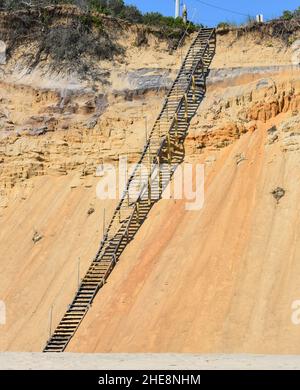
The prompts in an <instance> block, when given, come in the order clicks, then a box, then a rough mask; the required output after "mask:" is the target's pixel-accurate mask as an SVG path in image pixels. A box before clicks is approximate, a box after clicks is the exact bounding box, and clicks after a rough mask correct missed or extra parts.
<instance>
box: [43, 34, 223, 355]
mask: <svg viewBox="0 0 300 390" xmlns="http://www.w3.org/2000/svg"><path fill="white" fill-rule="evenodd" d="M215 48H216V32H215V30H214V29H209V28H203V29H201V30H200V31H199V33H198V35H197V37H196V38H195V39H194V41H193V43H192V44H191V46H190V48H189V51H188V53H187V55H186V57H185V59H184V61H183V63H182V66H181V69H180V71H179V73H178V75H177V77H176V79H175V81H174V83H173V85H172V87H171V89H170V91H169V93H168V96H167V97H166V99H165V102H164V104H163V108H162V110H161V112H160V114H159V116H158V118H157V120H156V121H155V124H154V126H153V128H152V130H151V133H150V134H149V138H148V140H147V142H146V145H145V147H144V150H143V152H142V154H141V158H140V160H139V163H138V164H137V165H136V168H135V169H134V171H133V173H132V174H131V176H130V177H129V179H128V182H127V187H126V190H125V191H124V194H123V196H122V198H121V200H120V202H119V204H118V206H117V208H116V210H115V212H114V215H113V217H112V219H111V221H110V224H109V226H108V228H107V230H106V233H105V235H104V237H103V239H102V241H101V244H100V248H99V250H98V252H97V254H96V256H95V258H94V260H93V261H92V263H91V265H90V267H89V269H88V270H87V272H86V274H85V276H84V278H83V279H82V281H81V284H80V286H79V288H78V291H77V292H76V295H75V297H74V299H73V302H72V303H71V304H70V305H69V307H68V309H67V311H66V313H65V314H64V316H63V318H62V319H61V321H60V323H59V324H58V326H57V328H56V329H55V331H54V333H53V334H52V336H51V337H50V339H49V340H48V342H47V344H46V346H45V348H44V352H63V351H64V350H65V348H66V346H67V345H68V343H69V341H70V340H71V338H72V337H73V335H74V334H75V332H76V330H77V328H78V327H79V325H80V323H81V321H82V320H83V318H84V316H85V315H86V313H87V311H88V310H89V307H90V305H91V304H92V302H93V299H94V298H95V295H96V294H97V292H98V291H99V289H100V288H101V287H102V286H103V285H104V283H105V281H106V279H107V278H108V276H109V274H110V273H111V271H112V270H113V268H114V266H115V264H116V263H117V261H118V259H119V257H120V255H121V253H122V252H123V250H124V248H125V247H126V245H127V244H128V243H129V242H130V241H131V240H132V239H133V237H134V236H135V234H136V232H137V231H138V230H139V228H140V226H141V224H142V223H143V221H144V220H145V219H146V217H147V215H148V213H149V211H150V210H151V208H152V206H153V204H154V203H155V202H157V200H158V199H159V198H160V197H161V194H162V191H163V190H164V188H165V187H166V186H167V185H168V183H169V181H170V180H171V177H172V175H173V173H174V171H175V169H176V167H177V165H178V164H180V163H181V162H182V161H183V158H184V140H185V137H186V135H187V131H188V128H189V124H190V121H191V119H192V118H193V116H194V115H195V113H196V111H197V109H198V107H199V105H200V103H201V101H202V100H203V98H204V95H205V90H206V77H207V75H208V68H209V65H210V63H211V61H212V59H213V56H214V54H215ZM141 166H144V167H145V166H147V167H148V168H149V169H148V173H147V174H146V175H145V173H144V170H142V169H141ZM140 183H142V185H140V192H139V195H138V196H135V197H134V196H132V192H133V191H132V189H133V188H134V189H136V185H137V184H140ZM134 192H135V193H136V191H134Z"/></svg>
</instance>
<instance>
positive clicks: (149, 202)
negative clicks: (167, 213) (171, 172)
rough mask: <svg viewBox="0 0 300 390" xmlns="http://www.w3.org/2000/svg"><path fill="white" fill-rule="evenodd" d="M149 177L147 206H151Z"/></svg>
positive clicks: (149, 178)
mask: <svg viewBox="0 0 300 390" xmlns="http://www.w3.org/2000/svg"><path fill="white" fill-rule="evenodd" d="M151 195H152V194H151V176H149V177H148V205H149V206H150V205H151Z"/></svg>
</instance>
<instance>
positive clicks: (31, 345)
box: [0, 175, 113, 351]
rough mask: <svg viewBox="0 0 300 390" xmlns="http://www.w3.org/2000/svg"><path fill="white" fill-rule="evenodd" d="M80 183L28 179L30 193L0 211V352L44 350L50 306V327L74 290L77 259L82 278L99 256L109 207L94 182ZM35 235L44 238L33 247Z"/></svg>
mask: <svg viewBox="0 0 300 390" xmlns="http://www.w3.org/2000/svg"><path fill="white" fill-rule="evenodd" d="M82 181H83V184H84V183H85V185H80V182H81V180H80V179H79V178H78V177H74V176H73V175H71V176H68V177H66V176H65V177H64V176H62V177H42V178H34V179H31V180H30V183H31V184H32V185H33V188H31V189H29V190H27V191H25V192H24V191H23V192H21V191H20V190H19V191H15V194H13V195H12V197H14V195H15V199H14V201H13V202H12V204H10V207H9V208H7V209H5V210H4V211H2V212H1V219H0V221H1V224H0V226H1V228H0V259H1V276H0V280H1V283H0V297H1V300H3V301H4V302H5V304H6V310H7V322H6V325H1V326H0V350H12V351H19V350H27V351H41V350H42V348H43V346H44V344H45V341H46V340H47V338H48V337H49V324H50V308H51V306H52V305H53V312H52V326H53V327H54V326H55V325H56V324H57V322H58V321H59V319H60V317H61V316H62V314H63V313H64V311H65V310H66V308H67V305H68V304H69V303H70V302H71V300H72V298H73V296H74V293H75V291H76V288H77V281H78V262H79V258H80V276H81V277H82V276H83V275H84V272H85V271H86V269H87V267H88V265H89V263H90V261H91V259H92V258H93V256H94V255H95V253H96V251H97V248H98V245H99V243H100V240H101V239H102V235H103V232H102V221H103V210H104V208H105V209H106V216H107V217H108V216H110V213H111V212H112V206H113V205H112V204H111V203H110V201H105V202H104V201H100V200H96V192H95V184H96V182H97V179H96V178H90V179H82ZM71 186H72V187H73V186H77V188H71ZM25 196H26V198H27V199H26V200H25ZM91 207H93V208H94V209H95V212H94V213H93V214H91V215H88V214H87V212H88V210H89V208H91ZM35 230H36V231H37V232H38V233H39V234H40V235H42V236H43V238H42V239H41V240H40V241H38V242H37V243H35V244H34V243H33V241H32V238H33V235H34V232H35Z"/></svg>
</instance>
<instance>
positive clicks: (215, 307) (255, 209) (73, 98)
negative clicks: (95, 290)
mask: <svg viewBox="0 0 300 390" xmlns="http://www.w3.org/2000/svg"><path fill="white" fill-rule="evenodd" d="M125 33H126V34H127V35H126V36H125V35H124V36H122V37H120V41H121V40H123V45H124V46H125V48H126V51H125V53H126V55H125V57H124V59H123V62H122V61H119V60H117V59H116V60H115V61H114V62H113V63H112V62H110V61H103V62H100V63H99V64H98V65H99V67H100V68H101V67H102V68H103V70H105V72H108V71H109V74H107V76H106V77H107V82H108V83H107V84H106V83H104V84H103V83H96V82H91V81H90V80H82V79H80V78H79V77H77V76H75V75H72V76H67V77H65V76H64V77H61V76H60V77H57V76H56V80H53V79H51V78H50V77H49V75H47V76H46V75H44V76H41V73H40V71H39V69H37V70H35V71H34V72H33V73H31V74H29V75H25V74H23V73H22V75H21V74H19V76H21V78H20V79H18V77H17V75H18V72H17V68H16V66H15V63H14V62H9V63H8V64H7V65H5V66H4V67H2V68H1V69H3V70H4V71H5V72H6V73H5V76H3V77H2V79H1V90H0V191H1V208H0V227H1V228H0V267H1V273H0V299H1V300H3V301H5V302H6V306H7V325H6V326H0V349H1V350H15V351H16V350H27V351H29V350H35V351H39V350H41V349H42V347H43V346H44V344H45V342H46V340H47V338H48V336H49V330H50V329H49V316H50V313H52V330H53V328H54V326H55V325H56V323H57V322H58V320H59V319H60V316H61V315H62V314H63V312H64V311H65V309H66V307H67V305H68V304H69V303H70V301H71V298H72V296H73V294H74V291H75V289H76V286H77V283H78V274H79V278H80V277H82V276H83V274H84V272H85V270H86V269H87V267H88V265H89V262H90V261H91V259H92V258H93V255H94V254H95V252H96V250H97V247H98V245H99V242H100V240H101V237H102V225H103V214H104V209H105V215H106V221H107V220H108V219H109V217H110V216H111V214H112V212H113V208H114V205H115V202H114V201H105V202H104V201H100V200H99V199H97V197H96V191H95V188H96V184H97V182H98V180H99V178H97V177H95V173H96V168H97V166H98V164H100V163H102V162H116V160H117V159H118V156H119V155H120V154H125V153H128V155H129V159H130V160H131V161H135V160H136V158H137V156H138V154H139V151H140V150H141V148H142V146H143V144H144V140H145V116H146V117H147V127H148V129H149V128H150V127H151V125H152V124H153V122H154V120H155V117H156V115H157V114H158V113H159V110H160V106H161V104H162V101H163V98H164V95H165V88H166V87H167V86H168V85H169V84H170V80H171V79H172V78H173V77H174V75H175V73H176V69H178V67H179V64H180V60H181V53H180V51H177V52H174V53H173V54H170V53H169V50H168V47H167V44H166V42H165V41H163V40H159V39H157V37H156V36H154V35H151V34H150V35H149V37H148V43H147V44H146V45H142V46H140V47H137V46H135V45H133V44H132V43H133V42H134V40H135V39H136V36H135V35H134V33H133V31H131V30H130V31H129V30H126V31H125ZM125 33H124V34H125ZM188 43H189V40H187V42H186V45H185V47H184V48H183V54H184V51H185V50H186V49H187V45H188ZM258 49H259V50H263V51H264V53H265V54H264V56H259V58H258V57H257V56H255V55H254V53H257V51H258ZM251 53H252V54H253V55H252V54H251ZM291 58H292V51H291V49H290V48H288V47H286V46H285V45H284V44H283V43H282V42H281V41H278V40H272V42H268V43H266V44H265V45H262V44H261V42H259V41H258V39H257V37H256V36H255V35H253V34H248V35H245V36H243V37H241V38H237V37H236V35H234V33H230V34H227V35H226V34H225V35H221V36H219V37H218V46H217V54H216V57H215V59H214V63H213V69H212V71H211V74H210V77H209V86H208V90H207V97H206V99H205V100H204V102H203V104H202V106H201V107H200V109H199V111H198V114H197V115H196V116H195V118H194V119H193V122H192V124H191V128H190V133H189V136H188V138H187V141H186V161H191V162H193V163H199V162H200V163H204V164H205V172H206V192H205V204H204V208H203V209H202V210H200V211H198V212H187V211H186V210H185V208H184V204H183V203H182V202H181V201H174V200H171V201H160V202H159V203H158V204H157V205H156V206H155V207H154V209H153V210H152V211H151V214H150V216H149V218H148V220H147V221H146V222H145V224H144V225H143V227H142V228H141V230H140V232H139V233H138V235H137V237H136V239H135V240H134V241H133V242H132V243H131V244H130V245H129V247H128V248H127V249H126V251H125V252H124V254H123V255H122V257H121V260H120V263H119V264H118V266H117V267H116V269H115V270H114V272H113V274H112V275H111V277H110V278H109V281H108V283H107V284H106V286H105V287H104V288H103V290H102V291H101V292H100V293H99V295H98V296H97V298H96V300H95V302H94V304H93V307H92V308H91V310H90V312H89V313H88V315H87V317H86V319H85V320H84V322H83V323H82V325H81V327H80V329H79V331H78V333H77V334H76V336H75V337H74V339H73V340H72V342H71V344H70V345H69V351H99V352H100V351H101V352H102V351H136V352H137V351H164V352H167V351H177V352H187V351H191V352H212V351H214V352H233V351H235V352H264V353H267V352H270V353H273V352H274V353H275V352H276V353H298V352H299V347H297V345H299V343H298V340H299V336H298V334H299V329H298V327H297V326H295V325H293V324H292V323H291V303H292V301H294V300H296V299H298V298H299V294H300V291H299V277H298V274H299V272H298V271H297V267H298V266H297V259H298V258H299V248H300V245H299V240H300V237H299V207H298V202H297V199H299V188H300V187H299V179H300V178H299V172H300V171H299V163H300V161H299V155H300V154H299V150H300V133H299V128H300V127H299V123H300V117H299V109H300V98H299V96H300V95H299V93H300V84H299V70H298V69H297V68H295V67H291ZM124 61H125V63H124ZM271 65H272V66H271ZM277 187H281V188H283V189H284V190H285V191H286V192H285V195H284V197H283V198H282V199H280V201H279V202H277V201H276V200H275V199H274V197H273V195H272V194H271V192H272V191H273V190H274V189H276V188H277ZM90 209H93V210H94V211H93V212H92V213H89V210H90ZM35 232H38V234H39V235H41V236H42V239H41V240H40V241H38V242H36V243H34V241H33V240H32V239H33V236H34V234H35ZM78 265H79V266H78ZM51 307H52V309H51ZM145 308H146V309H145ZM275 340H276V342H275Z"/></svg>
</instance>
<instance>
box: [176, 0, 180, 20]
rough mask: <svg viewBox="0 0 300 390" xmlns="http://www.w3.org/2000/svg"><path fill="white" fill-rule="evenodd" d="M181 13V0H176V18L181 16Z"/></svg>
mask: <svg viewBox="0 0 300 390" xmlns="http://www.w3.org/2000/svg"><path fill="white" fill-rule="evenodd" d="M179 14H180V0H175V18H179Z"/></svg>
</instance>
